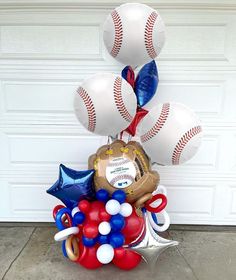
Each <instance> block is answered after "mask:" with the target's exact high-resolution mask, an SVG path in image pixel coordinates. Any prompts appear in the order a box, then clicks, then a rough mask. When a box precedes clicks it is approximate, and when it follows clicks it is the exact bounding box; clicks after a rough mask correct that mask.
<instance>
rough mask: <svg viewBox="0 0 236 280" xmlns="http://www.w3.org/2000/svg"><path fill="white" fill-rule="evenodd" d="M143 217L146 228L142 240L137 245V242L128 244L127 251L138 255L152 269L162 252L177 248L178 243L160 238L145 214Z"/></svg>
mask: <svg viewBox="0 0 236 280" xmlns="http://www.w3.org/2000/svg"><path fill="white" fill-rule="evenodd" d="M143 217H144V220H145V227H146V232H145V235H144V238H143V239H142V240H141V242H139V243H138V244H137V242H134V243H132V244H130V247H129V249H130V250H133V251H135V252H137V253H139V254H140V255H141V256H142V258H143V259H144V261H145V262H146V263H148V264H149V265H150V266H152V267H153V266H154V265H155V264H156V261H157V259H158V257H159V255H160V254H161V253H162V252H164V251H165V250H166V249H167V248H169V247H172V246H177V245H178V244H179V243H178V242H177V241H173V240H168V239H165V238H162V237H160V236H159V235H158V234H157V233H156V232H155V231H154V230H153V228H152V226H151V224H150V222H149V220H148V216H147V213H146V212H145V213H144V214H143Z"/></svg>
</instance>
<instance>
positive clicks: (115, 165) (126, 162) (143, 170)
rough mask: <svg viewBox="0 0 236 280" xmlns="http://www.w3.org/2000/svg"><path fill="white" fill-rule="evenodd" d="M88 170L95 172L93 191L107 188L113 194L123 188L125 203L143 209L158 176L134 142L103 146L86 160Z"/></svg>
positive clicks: (156, 183) (150, 196)
mask: <svg viewBox="0 0 236 280" xmlns="http://www.w3.org/2000/svg"><path fill="white" fill-rule="evenodd" d="M89 168H92V169H95V170H96V172H95V175H94V183H95V188H96V190H99V189H106V190H108V191H109V193H113V192H114V191H116V190H117V189H122V190H123V191H125V192H126V194H127V201H128V202H130V203H135V206H136V207H140V206H142V205H143V204H144V203H145V202H146V201H147V200H149V199H150V198H152V192H153V191H154V190H155V189H156V187H157V185H158V183H159V175H158V173H157V172H156V171H152V170H151V167H150V162H149V158H148V157H147V155H146V154H145V152H144V150H143V149H142V147H141V145H140V144H139V143H137V142H135V141H130V142H128V143H127V144H126V143H125V142H123V141H121V140H117V141H115V142H113V143H112V144H111V145H104V146H102V147H100V148H99V149H98V151H97V152H96V154H94V155H92V156H90V158H89Z"/></svg>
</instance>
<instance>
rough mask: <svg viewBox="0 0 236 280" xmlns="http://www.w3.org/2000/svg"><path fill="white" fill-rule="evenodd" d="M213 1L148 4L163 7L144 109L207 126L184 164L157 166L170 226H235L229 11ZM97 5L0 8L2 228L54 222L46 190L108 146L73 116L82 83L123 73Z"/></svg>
mask: <svg viewBox="0 0 236 280" xmlns="http://www.w3.org/2000/svg"><path fill="white" fill-rule="evenodd" d="M215 1H216V2H217V3H216V5H215V3H214V2H215ZM215 1H213V2H211V3H208V4H207V5H208V6H207V7H208V8H207V9H206V8H205V4H204V5H203V4H201V3H199V2H198V1H195V0H191V3H193V5H191V4H189V3H188V4H186V5H185V4H184V3H183V1H182V2H179V1H175V5H173V6H170V5H169V4H166V3H164V2H165V1H161V2H160V3H161V4H160V3H159V2H158V3H157V1H155V0H151V1H149V4H151V5H152V6H153V7H154V8H158V6H159V8H160V9H159V11H160V13H161V15H162V17H163V19H164V21H165V23H166V34H167V41H166V45H165V47H164V49H163V51H162V53H161V55H160V57H159V58H158V60H157V63H158V70H159V78H160V83H159V87H158V90H157V93H156V95H155V97H154V98H153V100H152V101H151V102H150V103H149V105H148V108H151V107H152V106H153V105H154V104H158V103H162V102H169V101H175V102H180V103H184V104H186V105H187V106H189V107H191V108H192V109H193V110H195V111H196V112H197V114H198V115H199V117H200V118H201V120H202V123H203V128H204V137H203V143H202V146H201V148H200V149H199V151H198V153H197V154H196V156H195V157H194V158H193V159H192V160H191V161H189V162H188V163H186V164H185V165H182V166H174V167H160V166H155V168H156V169H157V170H158V171H159V172H160V175H161V181H162V183H163V184H164V185H166V186H167V189H168V196H169V205H168V210H169V211H170V215H171V220H172V223H190V224H191V223H196V224H236V214H235V213H236V191H235V189H236V187H235V183H234V182H235V181H236V145H235V143H236V113H235V112H236V110H235V104H236V95H235V92H236V56H235V46H236V32H235V30H236V5H234V4H232V2H231V3H230V5H226V4H225V1H223V2H224V3H220V1H217V0H215ZM44 2H45V3H46V2H47V0H46V1H44ZM49 2H50V1H49ZM72 2H73V1H72ZM76 2H77V1H76ZM95 2H96V5H94V3H95ZM95 2H94V1H93V4H90V3H91V1H86V5H87V6H86V5H85V6H83V5H82V6H77V7H74V6H73V5H72V4H71V3H68V2H66V1H65V2H64V6H63V5H62V6H60V7H58V6H55V7H54V8H53V9H51V7H50V5H46V4H45V3H44V4H42V5H41V6H40V5H39V6H38V5H35V6H34V5H33V4H32V6H31V8H30V9H29V8H27V5H28V4H25V5H26V6H20V4H19V3H18V4H17V5H18V7H17V8H15V7H14V4H12V6H11V9H7V12H6V10H5V9H1V7H2V6H1V7H0V83H1V88H0V187H1V196H0V220H4V221H7V220H11V221H14V220H17V221H51V220H52V217H51V209H52V207H53V206H54V205H55V204H56V203H57V202H56V200H55V199H54V198H53V197H50V196H49V195H47V194H46V193H45V190H46V189H47V188H48V187H49V186H50V185H51V184H52V183H53V182H54V181H55V180H56V179H57V176H58V165H59V163H64V164H66V165H68V166H69V167H71V168H74V169H80V170H81V169H85V168H86V166H87V158H88V156H89V155H90V154H92V153H94V152H95V151H96V149H97V148H98V147H99V146H100V145H101V144H104V143H106V141H107V139H105V138H103V137H99V136H95V135H93V134H91V133H89V132H87V131H86V130H85V129H84V128H83V127H82V126H81V125H80V124H79V123H78V121H77V120H76V117H75V115H74V113H73V96H74V92H75V90H76V88H77V87H78V85H79V84H80V83H81V81H82V80H83V79H85V78H87V77H89V76H91V75H92V74H94V73H96V72H104V71H107V72H114V73H117V74H118V73H120V71H121V69H122V68H123V67H124V65H121V64H119V63H117V62H116V61H115V60H114V59H113V58H112V57H110V55H109V54H108V53H107V51H106V50H105V47H104V46H103V40H102V24H103V22H104V20H105V18H106V16H107V14H108V13H109V12H110V10H111V9H112V8H113V7H114V6H115V4H114V3H112V1H110V2H109V1H106V3H103V4H101V3H100V2H99V1H95ZM144 2H145V1H144ZM65 3H66V6H65ZM71 5H72V6H71Z"/></svg>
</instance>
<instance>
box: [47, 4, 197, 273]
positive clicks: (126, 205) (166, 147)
mask: <svg viewBox="0 0 236 280" xmlns="http://www.w3.org/2000/svg"><path fill="white" fill-rule="evenodd" d="M134 30H135V31H136V32H134ZM164 41H165V32H164V23H163V21H162V19H161V17H160V15H159V13H158V12H157V11H155V10H153V9H152V8H150V7H148V6H146V5H144V4H138V3H128V4H123V5H121V6H119V7H117V8H116V9H115V10H113V11H112V12H111V14H110V15H109V16H108V18H107V20H106V21H105V23H104V44H105V46H106V48H107V50H108V52H109V53H110V54H111V56H113V57H114V58H115V59H116V60H118V61H120V62H122V63H124V64H126V65H127V64H128V66H126V67H125V68H124V69H123V70H122V73H121V76H120V75H115V74H112V73H98V74H96V75H94V76H92V77H90V78H89V79H87V80H85V81H84V82H83V83H82V84H81V86H80V87H79V88H78V90H77V92H76V95H75V103H74V104H75V113H76V116H77V118H78V120H79V121H80V122H81V124H82V125H83V126H84V127H85V128H86V129H87V130H89V131H90V132H92V133H96V134H99V135H106V136H112V137H111V138H112V139H113V140H114V141H113V142H112V143H108V144H107V145H104V146H102V147H100V148H99V149H98V150H97V152H96V153H95V154H93V155H91V156H90V157H89V160H88V170H85V171H76V170H73V169H70V168H68V167H66V166H64V165H62V164H61V165H60V168H59V178H58V180H57V181H56V183H55V184H54V185H53V186H52V187H51V188H50V189H49V190H47V192H48V193H49V194H51V195H53V196H55V197H57V198H58V199H60V200H61V201H62V202H63V203H64V205H57V206H56V207H55V208H54V210H53V217H54V220H55V223H56V226H57V228H58V230H59V231H58V233H56V235H55V236H54V239H55V240H56V241H62V252H63V254H64V256H65V257H67V258H69V259H70V260H71V261H73V262H76V263H78V264H80V265H82V266H84V267H85V268H87V269H96V268H99V267H101V266H102V265H103V264H108V263H113V264H114V265H116V266H117V267H119V268H121V269H125V270H129V269H133V268H135V267H136V266H137V265H138V264H139V263H140V261H141V259H144V260H145V261H146V262H147V263H149V264H155V262H156V260H157V258H158V256H159V255H160V253H161V252H163V251H164V250H165V249H167V248H169V247H171V246H175V245H177V244H178V242H176V241H172V240H167V239H164V238H162V237H160V236H159V234H158V233H159V232H163V231H165V230H167V229H168V227H169V225H170V219H169V216H168V213H167V212H166V210H165V207H166V205H167V198H166V189H165V187H164V186H161V185H159V180H160V178H159V174H158V173H157V171H154V170H152V165H151V162H152V163H157V164H159V165H178V164H182V163H183V162H185V161H187V160H189V159H190V158H192V157H193V156H194V154H195V153H196V151H197V149H198V147H199V146H200V142H201V136H202V128H201V125H200V121H199V119H198V118H197V116H196V115H195V113H194V112H193V111H192V110H191V109H189V108H187V107H186V106H184V105H182V104H179V103H165V104H158V105H157V106H155V107H154V108H152V109H151V110H150V112H148V111H147V110H146V109H144V108H143V106H145V105H146V104H147V103H148V102H149V101H150V100H151V98H152V97H153V96H154V95H155V93H156V90H157V87H158V82H159V79H158V70H157V66H156V63H155V61H154V60H153V59H155V58H156V57H157V55H158V54H159V53H160V51H161V49H162V47H163V45H164ZM144 63H146V64H145V65H144V66H143V67H142V68H141V70H140V71H139V73H138V74H137V77H136V79H135V68H136V67H137V66H139V65H142V64H144ZM137 127H139V128H140V129H139V131H140V135H137V133H136V131H137ZM123 133H128V135H130V137H131V136H139V137H140V140H141V143H142V145H143V147H142V146H141V144H139V143H138V142H136V141H128V143H126V142H124V141H122V140H121V139H122V136H123ZM118 135H120V138H121V139H120V140H119V139H118ZM144 149H145V150H144ZM149 156H151V159H150V157H149ZM160 216H161V217H162V221H163V223H162V224H161V223H160V222H159V218H160Z"/></svg>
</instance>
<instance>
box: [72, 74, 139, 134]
mask: <svg viewBox="0 0 236 280" xmlns="http://www.w3.org/2000/svg"><path fill="white" fill-rule="evenodd" d="M74 107H75V113H76V116H77V118H78V120H79V121H80V122H81V124H82V125H83V126H84V127H85V128H86V129H88V130H89V131H91V132H94V133H96V134H99V135H112V136H114V135H116V134H117V133H119V132H121V131H122V130H124V129H125V128H126V127H128V126H129V124H130V123H131V122H132V120H133V118H134V116H135V113H136V107H137V100H136V96H135V93H134V91H133V89H132V87H131V86H130V84H129V83H128V82H126V80H124V79H123V78H121V77H120V76H118V75H115V74H111V73H99V74H96V75H94V76H92V77H90V78H89V79H87V80H85V81H84V82H83V83H82V85H81V86H80V87H79V88H78V90H77V92H76V95H75V101H74Z"/></svg>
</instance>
